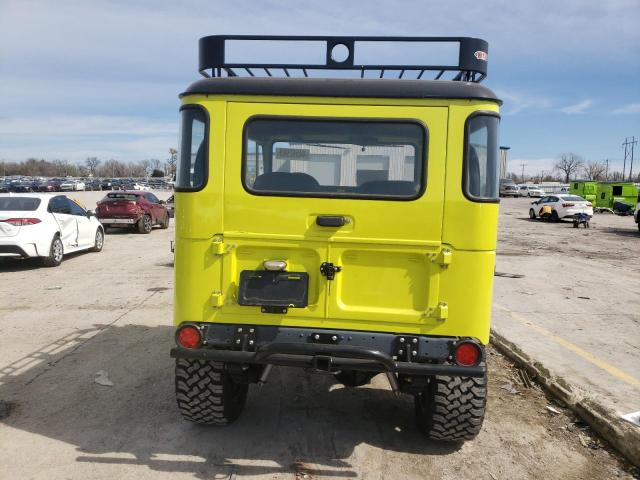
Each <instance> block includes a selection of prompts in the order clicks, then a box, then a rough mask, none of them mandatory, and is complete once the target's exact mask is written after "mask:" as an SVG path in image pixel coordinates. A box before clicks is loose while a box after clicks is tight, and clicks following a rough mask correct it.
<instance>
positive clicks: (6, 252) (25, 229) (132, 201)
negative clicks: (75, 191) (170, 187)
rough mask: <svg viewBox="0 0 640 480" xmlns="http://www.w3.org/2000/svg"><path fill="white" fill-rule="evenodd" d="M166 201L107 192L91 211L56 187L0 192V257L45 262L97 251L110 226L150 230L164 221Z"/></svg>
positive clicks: (133, 192) (165, 223) (125, 192)
mask: <svg viewBox="0 0 640 480" xmlns="http://www.w3.org/2000/svg"><path fill="white" fill-rule="evenodd" d="M169 222H170V213H169V209H168V208H167V205H166V202H164V201H163V200H159V199H158V197H156V196H155V195H154V194H153V193H151V192H146V191H140V190H123V191H117V192H109V193H108V194H107V195H106V196H105V197H104V198H103V199H102V200H101V201H99V202H98V203H97V207H96V211H95V212H93V211H91V210H87V209H85V208H84V207H83V206H82V205H80V204H79V203H78V202H77V201H75V200H73V199H71V198H69V197H67V196H66V195H64V194H56V193H53V194H51V193H34V192H22V193H13V192H10V193H1V194H0V258H40V259H41V261H42V264H43V265H44V266H47V267H55V266H58V265H60V263H62V259H63V256H64V255H66V254H68V253H73V252H78V251H81V250H91V251H94V252H99V251H101V250H102V247H103V246H104V239H105V233H106V232H107V231H108V229H109V228H131V229H133V230H135V231H137V232H139V233H143V234H148V233H151V231H152V230H153V227H154V226H156V225H157V226H159V227H160V228H162V229H166V228H168V227H169Z"/></svg>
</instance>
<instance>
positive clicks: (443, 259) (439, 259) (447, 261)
mask: <svg viewBox="0 0 640 480" xmlns="http://www.w3.org/2000/svg"><path fill="white" fill-rule="evenodd" d="M452 256H453V254H452V253H451V250H449V249H448V248H443V249H442V250H441V251H440V253H439V254H437V255H436V256H435V258H434V259H433V263H437V264H439V265H440V266H442V267H445V268H446V267H448V266H449V265H451V258H452Z"/></svg>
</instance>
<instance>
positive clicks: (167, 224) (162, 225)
mask: <svg viewBox="0 0 640 480" xmlns="http://www.w3.org/2000/svg"><path fill="white" fill-rule="evenodd" d="M160 228H161V229H163V230H166V229H167V228H169V212H167V216H166V217H165V219H164V220H163V221H162V223H161V224H160Z"/></svg>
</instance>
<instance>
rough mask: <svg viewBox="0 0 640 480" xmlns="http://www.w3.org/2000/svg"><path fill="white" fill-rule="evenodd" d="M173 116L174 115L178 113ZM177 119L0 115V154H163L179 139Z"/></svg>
mask: <svg viewBox="0 0 640 480" xmlns="http://www.w3.org/2000/svg"><path fill="white" fill-rule="evenodd" d="M176 118H177V117H176ZM177 130H178V126H177V121H176V122H161V121H152V120H149V119H145V118H141V117H127V116H107V115H45V116H42V117H40V116H38V117H35V118H29V117H3V118H0V158H2V159H3V160H23V159H25V158H29V157H36V158H45V159H49V160H51V159H54V158H63V159H67V160H71V161H83V160H84V159H85V158H87V157H90V156H97V157H99V158H103V159H106V158H118V159H121V160H125V161H131V160H142V159H145V158H160V159H164V158H166V156H167V151H168V149H169V148H170V147H175V146H176V143H177V139H178V133H177Z"/></svg>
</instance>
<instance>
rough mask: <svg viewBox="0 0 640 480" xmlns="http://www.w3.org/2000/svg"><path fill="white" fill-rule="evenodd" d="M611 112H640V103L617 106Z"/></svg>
mask: <svg viewBox="0 0 640 480" xmlns="http://www.w3.org/2000/svg"><path fill="white" fill-rule="evenodd" d="M611 113H616V114H618V113H622V114H625V113H626V114H630V113H640V103H630V104H628V105H625V106H623V107H620V108H616V109H615V110H613V111H612V112H611Z"/></svg>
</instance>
